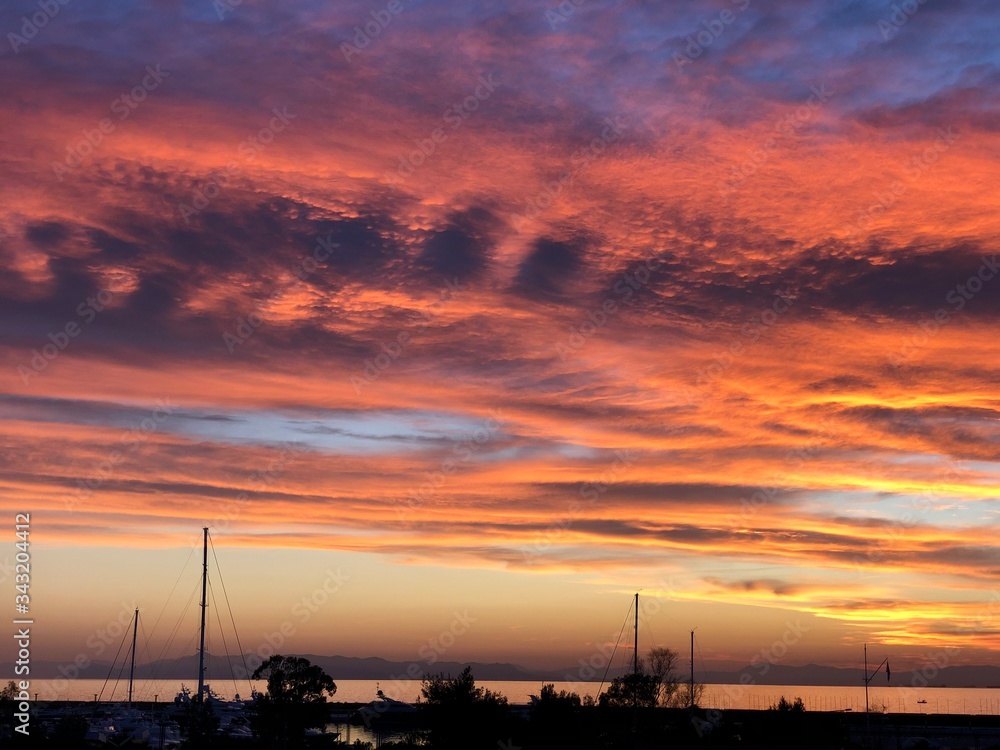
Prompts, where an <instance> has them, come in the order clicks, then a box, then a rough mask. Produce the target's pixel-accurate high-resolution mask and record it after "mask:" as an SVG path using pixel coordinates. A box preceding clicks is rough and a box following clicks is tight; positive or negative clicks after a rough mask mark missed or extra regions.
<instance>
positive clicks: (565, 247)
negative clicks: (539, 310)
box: [514, 237, 588, 302]
mask: <svg viewBox="0 0 1000 750" xmlns="http://www.w3.org/2000/svg"><path fill="white" fill-rule="evenodd" d="M587 244H588V243H587V241H586V240H583V239H576V240H572V241H560V240H555V239H551V238H548V237H542V238H540V239H538V240H536V241H535V243H534V246H533V247H532V249H531V252H529V253H528V255H527V257H525V259H524V260H523V261H521V265H520V267H519V268H518V271H517V276H516V277H515V279H514V289H515V290H516V291H517V292H519V293H520V294H523V295H525V296H529V297H533V298H536V299H541V300H546V301H563V302H567V301H569V300H568V298H569V294H570V291H571V290H572V289H573V286H574V281H575V280H576V278H577V276H578V275H579V274H580V273H581V272H582V271H583V270H584V267H585V251H586V248H587Z"/></svg>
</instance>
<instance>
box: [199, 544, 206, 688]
mask: <svg viewBox="0 0 1000 750" xmlns="http://www.w3.org/2000/svg"><path fill="white" fill-rule="evenodd" d="M203 531H204V532H205V537H204V541H203V542H202V554H201V565H202V572H201V645H199V646H198V698H197V700H199V701H200V700H202V699H203V698H204V694H205V610H206V609H208V527H207V526H206V527H205V528H204V529H203Z"/></svg>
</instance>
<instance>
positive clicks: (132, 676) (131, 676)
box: [128, 607, 139, 708]
mask: <svg viewBox="0 0 1000 750" xmlns="http://www.w3.org/2000/svg"><path fill="white" fill-rule="evenodd" d="M138 632H139V608H138V607H136V608H135V622H134V623H133V625H132V666H131V667H130V668H129V670H128V707H129V708H132V682H133V681H134V680H135V638H136V634H137V633H138Z"/></svg>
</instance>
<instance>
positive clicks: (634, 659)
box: [632, 591, 639, 676]
mask: <svg viewBox="0 0 1000 750" xmlns="http://www.w3.org/2000/svg"><path fill="white" fill-rule="evenodd" d="M634 649H635V652H634V653H633V654H632V672H633V673H634V674H635V675H636V676H638V674H639V592H638V591H637V592H636V594H635V644H634Z"/></svg>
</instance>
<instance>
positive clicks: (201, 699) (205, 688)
mask: <svg viewBox="0 0 1000 750" xmlns="http://www.w3.org/2000/svg"><path fill="white" fill-rule="evenodd" d="M202 532H203V539H202V562H201V566H202V573H201V605H200V606H201V628H200V633H199V642H198V692H197V693H195V694H194V695H192V694H191V691H190V690H189V689H188V688H187V687H186V686H181V691H180V692H179V693H178V694H177V695H176V696H174V707H175V711H176V710H187V709H190V708H191V707H192V706H194V705H196V704H204V705H205V706H207V707H208V709H209V711H210V712H211V714H212V715H213V716H214V717H215V718H216V719H218V720H219V729H218V733H219V734H220V735H222V736H226V737H230V738H233V739H247V740H249V739H252V738H253V732H252V731H251V728H250V721H249V719H248V718H247V716H246V713H245V711H246V708H247V706H248V704H251V705H252V704H253V702H254V701H255V700H256V698H257V694H256V692H255V691H253V688H252V686H251V694H252V698H251V699H250V700H249V701H243V700H240V696H239V694H238V693H237V694H236V696H235V697H234V699H233V700H225V699H223V698H221V697H220V696H219V695H217V694H216V693H215V692H214V691H213V690H212V687H211V685H209V684H208V683H206V682H205V613H206V610H207V609H208V527H207V526H206V527H205V528H204V529H202Z"/></svg>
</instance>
